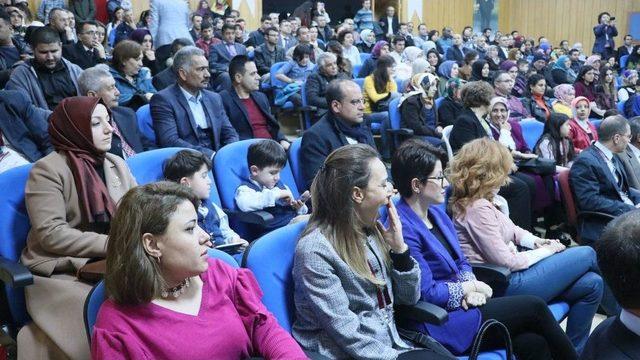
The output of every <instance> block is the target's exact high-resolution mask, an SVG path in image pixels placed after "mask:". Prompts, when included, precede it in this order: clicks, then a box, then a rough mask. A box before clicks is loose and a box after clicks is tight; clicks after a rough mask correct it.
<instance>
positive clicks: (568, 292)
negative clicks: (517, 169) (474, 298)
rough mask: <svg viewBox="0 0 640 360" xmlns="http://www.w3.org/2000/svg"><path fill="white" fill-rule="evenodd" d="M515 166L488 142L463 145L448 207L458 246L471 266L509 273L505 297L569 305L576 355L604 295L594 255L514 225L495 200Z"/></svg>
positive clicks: (456, 161)
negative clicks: (528, 297)
mask: <svg viewBox="0 0 640 360" xmlns="http://www.w3.org/2000/svg"><path fill="white" fill-rule="evenodd" d="M513 167H514V164H513V158H512V156H511V154H510V153H509V150H508V149H507V148H506V147H505V146H503V145H501V144H500V143H499V142H497V141H493V140H490V139H487V138H482V139H477V140H474V141H472V142H470V143H467V144H465V145H464V146H463V147H462V148H461V149H460V150H459V151H458V153H457V154H456V156H455V157H454V159H453V161H452V166H451V169H450V177H449V178H450V183H451V186H452V188H453V193H452V196H451V199H450V205H451V208H452V211H453V215H454V218H455V219H454V226H455V229H456V232H457V233H458V238H459V240H460V247H461V248H462V251H463V253H464V254H465V255H466V256H467V258H468V259H469V262H471V263H474V262H475V263H489V264H494V265H499V266H504V267H507V268H509V270H511V271H512V274H511V277H510V279H509V285H508V286H507V289H506V291H505V295H537V296H539V297H541V298H542V299H544V300H545V301H547V302H550V301H551V300H558V299H560V300H562V301H566V302H568V303H569V304H570V306H571V309H570V311H569V320H568V323H567V335H568V336H569V339H570V340H571V342H572V343H573V345H574V346H575V347H576V351H577V352H578V354H580V352H581V351H582V348H583V347H584V345H585V343H586V341H587V338H588V336H589V330H590V328H591V321H592V320H593V316H594V314H595V312H596V310H597V309H598V305H599V304H600V299H601V298H602V293H603V283H602V278H601V277H600V275H598V267H597V264H596V256H595V252H594V251H593V249H592V248H590V247H586V246H578V247H572V248H570V249H565V247H564V245H562V244H560V242H558V241H557V240H549V239H541V238H539V237H537V236H535V235H533V234H532V233H530V232H528V231H526V230H524V229H522V228H520V227H518V226H516V225H515V224H513V222H512V221H511V220H510V219H509V216H508V208H507V206H506V202H505V201H504V200H503V199H502V198H501V197H499V196H498V195H496V194H497V193H498V189H499V188H500V187H501V186H503V185H504V184H505V183H506V182H507V181H508V179H509V173H510V172H511V171H512V169H513ZM505 212H506V213H507V214H505ZM519 247H520V248H522V249H523V250H519V249H518V248H519Z"/></svg>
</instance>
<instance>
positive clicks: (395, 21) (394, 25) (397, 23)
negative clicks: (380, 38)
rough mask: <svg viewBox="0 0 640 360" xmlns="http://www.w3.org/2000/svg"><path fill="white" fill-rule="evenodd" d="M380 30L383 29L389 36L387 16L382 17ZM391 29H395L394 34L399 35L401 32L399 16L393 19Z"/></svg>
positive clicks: (394, 16)
mask: <svg viewBox="0 0 640 360" xmlns="http://www.w3.org/2000/svg"><path fill="white" fill-rule="evenodd" d="M380 28H381V29H382V33H383V34H385V35H386V34H387V32H388V31H389V19H388V18H387V15H386V14H385V15H383V16H381V17H380ZM391 28H392V29H393V33H394V34H395V33H397V32H398V30H400V21H398V16H397V15H393V19H392V20H391Z"/></svg>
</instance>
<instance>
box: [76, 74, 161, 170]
mask: <svg viewBox="0 0 640 360" xmlns="http://www.w3.org/2000/svg"><path fill="white" fill-rule="evenodd" d="M78 87H79V89H80V93H79V94H80V95H82V96H91V97H99V98H102V101H104V103H105V105H106V106H107V108H109V110H111V115H112V119H113V124H112V125H113V126H114V131H113V135H112V140H111V149H110V150H109V152H110V153H112V154H114V155H118V156H120V157H121V158H124V159H126V158H127V157H129V156H133V155H135V154H137V153H141V152H143V151H147V150H151V149H155V148H156V144H155V143H154V142H152V141H151V140H149V139H147V138H146V137H144V136H142V134H141V133H140V129H139V128H138V120H137V118H136V113H135V111H133V110H132V109H131V108H128V107H124V106H118V99H119V98H120V92H119V91H118V88H116V82H115V80H114V79H113V76H112V75H111V74H110V73H109V68H108V67H107V66H106V65H97V66H94V67H92V68H88V69H87V70H85V71H83V72H82V75H80V77H79V78H78Z"/></svg>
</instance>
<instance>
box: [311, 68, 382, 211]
mask: <svg viewBox="0 0 640 360" xmlns="http://www.w3.org/2000/svg"><path fill="white" fill-rule="evenodd" d="M326 94H327V95H326V97H327V104H328V105H329V111H328V112H327V113H326V114H325V115H324V116H323V117H322V118H321V119H320V120H319V121H318V122H317V123H315V124H314V125H313V126H312V127H311V128H309V129H308V130H306V131H305V132H304V133H303V134H302V145H301V147H300V165H301V170H302V177H303V179H304V183H305V185H306V188H307V189H308V188H310V187H311V182H313V178H314V177H315V176H316V173H317V172H318V170H319V169H320V167H321V166H322V163H323V162H324V160H325V159H326V157H327V156H329V154H330V153H331V152H332V151H333V150H335V149H337V148H339V147H342V146H344V145H347V144H356V143H361V144H367V145H370V146H371V147H373V148H375V143H374V141H373V135H372V134H371V130H370V129H369V128H368V127H367V126H366V124H364V123H363V121H364V98H363V96H362V92H361V90H360V87H359V86H358V84H356V83H355V82H353V81H351V80H343V79H340V80H334V81H332V82H331V83H329V86H328V87H327V93H326ZM313 203H314V204H315V202H313Z"/></svg>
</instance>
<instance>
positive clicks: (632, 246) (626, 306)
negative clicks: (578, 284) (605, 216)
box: [580, 210, 640, 360]
mask: <svg viewBox="0 0 640 360" xmlns="http://www.w3.org/2000/svg"><path fill="white" fill-rule="evenodd" d="M596 253H597V254H598V267H599V268H600V270H601V272H602V277H603V278H604V280H605V281H606V283H607V285H609V288H610V289H611V292H612V293H613V296H614V297H615V299H616V300H617V301H618V303H619V304H620V306H621V307H622V311H621V312H620V315H619V316H615V317H610V318H608V319H607V320H605V321H603V322H602V323H600V325H598V327H597V328H596V329H595V330H594V331H593V333H591V336H590V337H589V340H588V341H587V344H586V345H585V347H584V350H583V351H582V356H581V358H580V359H582V360H600V359H607V360H610V359H611V360H613V359H615V360H622V359H626V360H632V359H640V266H638V264H639V263H640V211H637V210H636V211H631V212H628V213H626V214H624V215H622V216H620V217H618V218H616V219H615V220H613V221H611V223H610V224H609V225H608V226H607V227H606V228H605V230H604V232H603V233H602V238H601V239H600V241H599V243H598V245H596ZM622 274H624V276H622Z"/></svg>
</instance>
